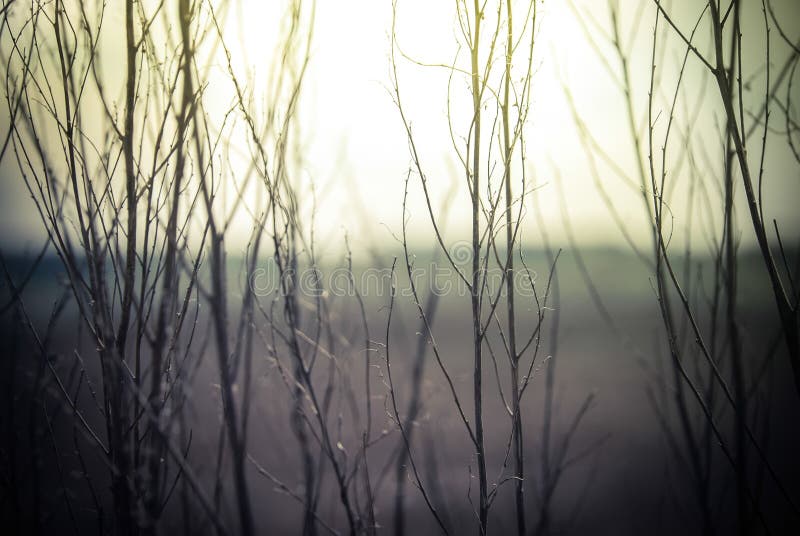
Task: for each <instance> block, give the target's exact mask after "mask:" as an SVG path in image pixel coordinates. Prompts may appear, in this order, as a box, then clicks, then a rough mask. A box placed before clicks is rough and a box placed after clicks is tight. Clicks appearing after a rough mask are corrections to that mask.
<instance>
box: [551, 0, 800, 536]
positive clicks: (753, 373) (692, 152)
mask: <svg viewBox="0 0 800 536" xmlns="http://www.w3.org/2000/svg"><path fill="white" fill-rule="evenodd" d="M648 4H649V5H648ZM695 7H696V9H694V10H693V11H692V17H693V18H691V20H690V22H691V24H689V25H688V26H683V25H681V24H679V23H677V22H676V21H677V20H680V19H679V17H677V16H676V13H677V11H678V10H677V9H675V7H674V6H671V5H668V4H667V3H666V2H660V1H658V0H654V1H653V2H643V3H641V4H640V5H639V6H638V7H637V9H636V10H635V11H632V12H630V13H628V12H625V11H624V10H623V9H622V7H621V6H620V5H619V4H618V3H617V2H613V1H609V2H608V6H607V14H608V17H607V19H606V22H603V21H600V20H596V19H595V18H592V17H591V16H588V15H586V14H585V13H583V12H582V11H581V10H580V9H578V8H577V7H576V6H574V5H572V9H573V12H574V14H575V16H576V18H577V20H578V22H579V23H580V25H581V26H582V28H583V30H584V32H585V34H586V36H587V41H588V42H589V43H590V44H591V46H592V47H593V48H594V51H595V53H596V54H597V57H598V58H599V59H600V60H601V61H602V64H603V65H604V66H605V68H606V70H607V72H608V74H609V76H610V77H611V79H612V80H613V82H614V83H615V85H616V87H618V88H619V91H620V99H621V102H622V103H623V104H624V106H625V108H624V109H625V111H626V114H627V120H628V121H627V122H628V126H629V128H628V135H629V143H630V145H629V147H630V148H629V150H630V152H631V154H632V156H633V158H634V161H635V163H636V165H635V171H636V173H635V174H634V175H633V176H629V175H628V172H627V171H625V170H623V169H621V168H620V166H618V165H616V164H615V162H614V160H613V158H611V156H610V155H609V151H608V148H607V147H605V146H604V144H603V141H602V138H600V137H599V132H597V131H595V132H593V131H592V128H591V127H590V126H589V125H587V124H586V122H585V121H584V120H583V119H582V115H581V111H580V110H579V109H578V107H577V106H576V104H575V103H574V101H573V100H572V99H571V97H570V98H569V103H570V107H571V109H572V114H573V118H574V123H575V125H576V128H577V132H578V134H579V137H580V140H581V144H582V147H583V149H584V152H585V154H586V161H587V162H588V163H589V167H590V171H591V174H592V176H593V178H594V181H595V185H596V187H597V190H598V193H599V194H600V197H601V198H602V199H603V200H604V202H605V203H606V206H607V207H608V209H609V212H610V214H611V215H612V217H613V218H614V221H615V222H616V223H617V225H618V226H619V230H620V232H621V233H622V235H623V236H624V237H625V238H626V240H627V241H628V243H629V244H630V245H631V247H632V248H633V250H634V251H635V252H636V253H637V255H638V256H639V258H640V259H641V260H642V262H643V263H644V264H645V265H646V266H647V267H649V269H650V270H651V271H652V274H653V276H652V284H653V287H654V291H655V294H656V297H657V300H658V307H659V312H660V315H661V324H662V328H663V331H662V333H663V338H664V341H665V342H664V346H665V347H666V350H667V354H668V356H669V357H668V360H667V368H666V370H664V369H661V368H658V369H651V370H650V371H649V372H650V375H651V379H652V387H651V388H650V389H649V391H648V392H649V396H650V400H651V406H652V408H653V410H654V413H655V415H656V417H657V420H658V423H659V425H660V427H661V429H662V431H663V435H664V438H665V441H666V444H667V447H668V451H669V452H670V454H671V457H672V460H673V461H674V462H675V467H676V468H677V469H675V470H672V471H670V472H671V473H672V479H673V480H674V481H675V482H676V483H681V482H686V481H688V482H689V483H690V485H691V488H692V489H693V493H692V494H691V495H690V496H689V497H686V496H684V495H683V494H680V493H676V494H675V497H674V500H675V501H676V502H677V503H678V504H679V506H680V508H682V509H685V510H686V511H688V512H690V514H689V519H690V520H691V521H690V522H691V523H696V526H697V527H698V529H699V530H701V531H702V533H704V534H714V533H718V532H719V531H729V530H733V529H734V528H735V530H738V532H739V534H751V533H762V532H763V533H770V532H771V531H774V530H780V529H781V527H783V526H784V525H785V523H786V519H789V520H791V523H795V522H796V521H797V516H798V515H800V511H798V509H797V505H796V503H795V502H794V499H793V496H792V493H791V491H790V489H789V488H787V483H786V482H784V481H783V480H784V479H783V477H782V476H781V475H780V474H779V471H777V470H776V469H775V468H774V465H773V462H772V461H771V457H770V454H769V450H768V449H767V438H768V437H769V436H770V435H771V434H774V431H771V430H770V427H769V419H770V399H771V397H770V395H769V393H770V391H771V389H772V388H774V386H775V380H774V377H773V379H772V380H771V381H770V380H769V377H770V371H774V370H776V365H775V361H776V360H777V359H778V357H776V356H780V358H781V359H783V356H784V355H785V359H786V364H788V365H789V370H791V371H792V374H793V376H794V384H795V389H796V390H797V393H798V394H800V388H798V386H800V383H798V381H797V371H798V361H797V360H798V355H797V340H798V333H799V330H800V325H799V324H798V314H800V313H798V311H799V309H798V304H799V302H800V294H798V291H797V289H796V287H795V285H794V281H796V279H797V275H798V266H796V265H794V266H793V265H792V264H791V262H792V261H791V259H790V258H789V254H788V253H787V251H786V249H785V248H784V244H783V239H782V236H781V233H780V225H779V222H777V221H776V220H774V219H773V220H772V224H770V223H769V219H768V218H769V216H768V215H765V213H766V214H768V212H767V209H766V207H765V199H764V197H763V195H762V193H763V188H764V185H765V184H766V183H767V182H768V180H769V175H770V173H771V174H772V175H773V176H775V175H776V173H777V174H778V175H782V174H785V172H784V171H782V170H779V169H778V168H773V169H772V170H771V171H770V170H769V169H768V167H769V166H767V165H765V164H768V162H767V159H766V156H765V155H766V153H767V150H768V149H767V148H768V145H771V144H781V143H783V142H784V141H785V142H786V143H788V145H789V147H790V148H791V149H792V153H793V154H794V159H795V161H796V162H794V167H793V169H794V173H796V171H797V169H798V168H797V164H800V160H798V159H797V152H796V151H795V150H794V146H795V144H796V131H797V128H796V117H795V116H796V112H795V111H794V110H795V108H794V106H793V104H792V83H793V82H792V80H793V78H794V76H795V71H796V67H797V63H798V61H799V60H800V56H799V55H798V52H800V49H798V47H797V43H795V42H793V41H791V39H790V38H789V37H788V35H787V34H786V32H785V29H784V28H782V27H781V21H780V20H779V19H778V18H777V17H776V14H775V9H774V7H773V5H772V2H770V1H768V0H764V1H762V2H760V4H759V5H758V6H757V9H756V7H755V6H747V5H746V4H745V3H744V2H740V1H737V0H734V1H732V2H728V3H722V2H717V1H715V0H710V1H709V2H703V3H700V4H698V5H697V6H695ZM748 8H750V10H751V11H752V12H753V13H756V12H759V11H760V13H758V15H760V21H759V23H758V24H756V23H755V22H750V23H749V24H748V28H747V31H745V29H744V20H745V19H744V18H745V16H746V15H745V14H744V12H745V10H746V9H748ZM623 16H631V17H632V21H633V22H632V26H631V27H632V28H634V31H633V32H632V33H631V35H627V36H626V35H623V27H622V24H621V22H620V19H621V18H622V17H623ZM645 22H647V23H649V24H651V25H652V28H653V29H652V33H651V36H650V37H651V39H650V45H651V48H650V54H649V57H648V60H649V63H648V65H647V70H646V72H648V73H649V81H648V84H647V86H646V88H645V86H644V85H643V81H642V80H637V79H636V78H635V77H634V75H633V73H634V72H635V67H634V66H633V65H632V64H633V63H634V60H633V59H632V58H633V56H634V50H635V49H634V47H635V43H637V42H638V41H637V36H636V32H637V30H638V29H639V28H641V27H643V26H644V25H645V24H644V23H645ZM759 26H760V30H761V31H759ZM776 30H777V33H778V34H779V35H778V36H775V35H774V33H775V31H776ZM640 40H641V39H640ZM675 43H677V45H675ZM675 46H677V48H678V49H679V50H680V51H681V53H680V56H679V57H677V58H675V67H674V69H672V70H670V69H669V68H667V66H668V65H669V59H670V58H669V57H668V55H667V53H666V51H667V50H672V49H674V48H675ZM748 47H750V49H751V50H761V51H763V55H761V56H760V57H759V56H758V55H757V56H756V60H755V61H756V62H757V64H755V65H748V64H747V63H746V62H743V50H746V49H747V48H748ZM776 58H777V60H776ZM776 61H777V62H778V63H776ZM776 65H777V67H778V75H777V76H775V67H776ZM690 71H691V72H692V75H689V72H690ZM687 80H692V81H695V82H696V83H693V84H689V83H687ZM709 85H711V86H712V87H713V90H712V89H711V88H709ZM756 88H758V89H756ZM645 89H646V91H645ZM709 91H711V95H712V96H711V97H709ZM759 91H760V93H759ZM565 92H566V93H567V94H568V96H569V91H568V89H567V88H566V87H565ZM640 94H641V95H644V96H645V97H646V100H644V102H642V100H640V99H637V95H640ZM753 95H755V96H753ZM708 110H710V113H711V114H712V115H713V117H715V118H716V121H717V124H718V125H719V128H718V130H717V137H718V139H717V140H715V141H714V142H713V143H712V142H711V141H709V140H708V139H707V137H706V136H707V133H705V132H701V131H700V130H701V129H700V127H698V126H697V125H698V124H702V123H701V122H699V121H698V116H699V115H701V114H703V113H704V112H707V111H708ZM776 110H777V111H778V112H779V113H780V115H781V116H782V118H783V120H784V121H783V122H784V123H785V127H786V128H785V129H784V130H782V131H776V130H775V129H774V128H773V126H772V125H773V124H772V123H770V117H771V115H772V114H773V113H774V112H775V111H776ZM603 175H609V176H616V177H617V178H619V179H620V180H622V181H624V182H625V183H627V184H629V185H632V187H633V188H634V189H635V190H636V191H638V194H639V196H640V197H641V200H642V209H643V214H644V216H645V220H644V221H646V222H647V224H648V226H649V227H650V229H651V233H650V234H651V241H650V242H651V243H650V249H651V252H650V253H646V252H644V251H642V250H640V248H639V247H638V245H637V244H636V243H635V241H634V240H632V239H631V230H632V228H631V225H630V223H627V222H625V220H624V219H622V218H621V217H620V216H619V212H618V207H617V206H615V202H614V200H613V199H612V198H611V196H610V195H609V194H608V192H607V187H606V180H607V179H604V177H603ZM774 187H775V188H780V186H778V185H776V186H774ZM737 194H738V195H737ZM742 197H743V199H742ZM737 199H738V200H740V201H737ZM682 203H685V209H683V205H681V204H682ZM742 207H743V211H744V213H745V214H747V218H745V219H741V218H739V217H737V211H738V210H742ZM679 212H680V216H678V215H676V214H678V213H679ZM681 216H682V217H683V218H685V219H684V220H681ZM742 221H745V222H746V226H745V228H744V229H742V228H739V225H740V222H742ZM676 223H678V224H680V225H681V226H682V227H683V228H684V229H685V235H684V236H680V234H679V233H678V232H676V231H677V229H676ZM748 227H749V229H748ZM698 229H700V230H701V232H699V233H698V232H697V231H698ZM745 233H747V234H749V235H751V236H753V237H754V238H755V240H754V241H755V243H756V245H757V247H758V258H759V264H760V265H761V267H763V272H762V273H764V274H765V276H766V278H767V280H768V282H769V286H768V288H769V289H770V292H771V298H772V300H771V301H772V302H773V303H774V309H773V310H774V312H775V319H776V323H777V325H778V327H777V329H776V330H775V331H774V333H772V334H766V336H767V337H766V340H767V341H768V344H767V345H766V346H765V347H751V346H748V345H747V344H746V342H747V336H746V334H743V333H742V329H741V325H742V323H743V320H742V318H743V314H742V310H741V308H740V306H739V305H738V297H739V296H740V295H741V285H740V283H739V279H738V277H737V273H738V272H739V270H740V266H741V265H742V263H743V262H744V261H743V260H742V254H741V253H740V237H741V236H742V235H743V234H745ZM697 235H700V238H702V239H703V240H702V242H704V245H705V248H706V249H707V254H706V252H704V251H703V244H698V243H697V242H696V237H697ZM681 240H682V242H683V243H682V244H681ZM706 258H707V259H710V262H708V261H706V260H705V259H706ZM584 276H585V280H586V282H587V284H588V285H589V287H590V290H591V291H592V296H593V298H594V301H595V303H596V305H597V306H598V308H599V310H600V311H601V312H602V313H603V316H604V318H605V319H606V321H607V323H608V324H609V326H610V327H611V329H613V330H614V332H615V333H617V334H618V335H619V336H620V337H621V338H623V340H626V341H630V337H629V335H626V334H625V333H624V331H622V330H621V329H620V327H619V326H617V325H616V322H615V320H614V319H613V317H612V316H611V315H609V314H608V312H607V308H606V307H605V305H604V303H603V298H602V296H601V293H600V292H598V291H597V289H596V288H595V287H594V284H593V282H592V280H591V277H590V276H589V272H588V271H587V270H585V269H584ZM628 344H629V345H630V343H628ZM783 349H785V352H784V351H782V350H783ZM631 350H632V351H635V352H637V353H639V354H640V355H641V354H642V353H643V352H642V351H641V350H640V349H636V348H631ZM781 366H782V364H778V365H777V367H781ZM773 374H774V372H773ZM796 402H797V401H796V400H795V403H796ZM729 474H732V475H733V477H734V480H735V498H734V499H733V504H734V505H735V511H736V512H737V516H736V519H735V520H731V519H730V518H729V517H728V516H726V515H725V514H724V509H721V508H722V505H725V504H730V503H728V502H727V501H728V500H729V499H726V489H725V488H724V487H721V486H720V485H719V482H721V481H723V480H724V478H725V477H724V476H723V475H729ZM769 497H775V500H774V501H771V500H770V499H769ZM776 504H777V506H776Z"/></svg>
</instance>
